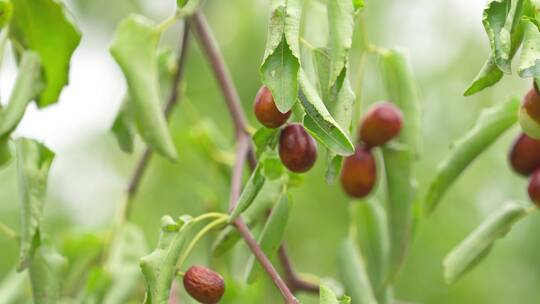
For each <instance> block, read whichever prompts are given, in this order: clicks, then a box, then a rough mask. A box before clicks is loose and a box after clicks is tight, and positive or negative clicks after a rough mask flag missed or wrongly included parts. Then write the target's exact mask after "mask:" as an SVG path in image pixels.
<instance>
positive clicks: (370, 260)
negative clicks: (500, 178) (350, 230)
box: [352, 199, 390, 294]
mask: <svg viewBox="0 0 540 304" xmlns="http://www.w3.org/2000/svg"><path fill="white" fill-rule="evenodd" d="M352 213H353V214H352V218H353V219H354V223H355V227H356V239H357V241H358V244H359V245H360V252H361V253H362V256H363V257H364V258H365V259H366V265H367V272H368V275H369V278H370V281H371V286H373V289H374V290H375V291H376V292H375V293H376V294H378V293H379V292H378V291H379V290H380V289H381V287H382V286H383V283H384V280H385V279H386V274H387V272H388V261H389V260H388V259H389V257H390V240H389V232H388V220H387V218H386V213H385V210H384V207H383V206H382V205H381V204H380V203H379V202H378V201H376V200H375V199H370V200H367V201H360V202H358V203H356V205H355V206H354V207H353V209H352Z"/></svg>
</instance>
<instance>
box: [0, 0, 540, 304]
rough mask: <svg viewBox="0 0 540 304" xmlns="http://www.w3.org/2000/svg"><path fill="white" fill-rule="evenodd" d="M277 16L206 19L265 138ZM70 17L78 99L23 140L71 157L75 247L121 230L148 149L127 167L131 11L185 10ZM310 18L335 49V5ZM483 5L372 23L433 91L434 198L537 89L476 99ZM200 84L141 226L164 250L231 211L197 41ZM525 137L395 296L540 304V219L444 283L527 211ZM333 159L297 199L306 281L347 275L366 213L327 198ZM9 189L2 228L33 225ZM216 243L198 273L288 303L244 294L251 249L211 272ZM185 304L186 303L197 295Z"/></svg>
mask: <svg viewBox="0 0 540 304" xmlns="http://www.w3.org/2000/svg"><path fill="white" fill-rule="evenodd" d="M156 2H159V3H156ZM268 2H269V1H266V0H264V1H263V0H256V1H246V0H228V1H215V0H209V1H206V3H205V5H204V10H205V12H206V14H207V18H208V20H209V22H210V24H211V26H212V28H213V29H214V32H215V35H216V37H217V39H218V42H219V44H220V46H221V48H222V51H223V53H224V56H225V59H226V61H227V64H228V65H229V68H230V70H231V73H232V77H233V79H234V82H235V84H236V86H237V88H238V91H239V94H240V97H241V99H242V103H243V106H244V108H245V110H246V112H247V114H248V117H249V121H250V123H251V124H252V125H253V126H254V127H258V126H259V125H258V123H257V122H256V120H255V119H254V116H253V114H252V112H251V103H252V100H253V98H254V96H255V93H256V92H257V90H258V88H259V86H260V81H259V74H258V66H259V64H260V62H261V59H262V55H263V51H264V46H265V41H266V23H267V17H268V13H269V5H268V4H269V3H268ZM66 4H67V5H68V7H69V9H70V10H71V12H72V13H73V15H74V18H75V20H76V21H77V24H78V25H79V26H80V28H81V30H82V32H83V34H84V36H83V41H82V44H81V46H80V48H79V49H78V50H77V51H76V53H75V56H74V58H73V64H72V71H71V84H70V87H68V88H67V89H66V91H65V92H64V93H63V95H62V98H61V101H60V103H59V104H57V105H55V106H53V107H50V108H48V109H45V110H42V111H38V110H37V109H35V108H32V109H29V111H28V113H27V115H26V116H25V119H24V120H23V122H22V124H21V126H20V128H19V130H18V131H17V132H18V135H21V136H22V135H24V136H30V137H34V138H38V139H41V140H43V141H45V143H46V144H47V145H49V146H50V147H51V148H52V149H53V150H54V151H56V152H57V157H56V159H55V162H54V164H53V167H52V171H51V175H50V182H49V191H48V199H47V204H46V207H45V209H46V211H45V215H44V217H45V228H44V229H45V230H46V231H47V232H49V233H50V234H52V235H54V236H55V240H56V241H57V242H58V244H61V242H62V240H64V239H65V238H67V237H68V236H69V235H72V234H83V233H92V232H98V233H103V232H104V231H105V230H106V229H107V228H109V227H110V224H111V222H112V220H113V218H114V213H115V212H116V211H117V209H118V207H119V205H120V202H121V199H122V195H123V191H124V190H125V187H126V183H127V181H128V179H129V177H130V174H131V172H132V169H133V166H134V164H135V162H136V160H137V159H138V157H139V156H140V154H141V152H142V149H143V145H142V143H141V142H138V143H137V146H136V148H137V149H136V152H135V153H134V155H126V154H124V153H122V152H121V151H120V150H119V148H118V146H117V144H116V142H115V139H114V138H113V136H112V134H111V133H110V132H109V131H108V129H109V127H110V125H111V124H112V120H113V118H114V116H115V114H116V112H117V110H118V107H119V104H120V100H121V97H122V95H123V92H124V91H125V85H124V80H123V78H122V76H121V74H120V71H119V69H118V68H117V67H116V66H115V65H114V62H112V60H111V58H110V56H109V54H108V44H109V42H110V40H111V37H112V33H113V31H114V28H115V26H116V24H117V23H118V22H119V21H120V20H121V19H122V18H124V17H125V16H127V15H128V14H129V13H132V12H138V13H143V14H145V15H147V16H149V17H151V18H153V19H155V20H163V19H164V18H166V17H167V16H168V15H169V14H170V13H171V12H172V8H173V7H174V1H172V0H169V1H151V0H115V1H108V0H69V1H66ZM307 5H308V8H307V12H308V15H307V16H306V20H305V22H306V23H305V37H306V39H307V40H309V41H310V42H311V43H313V44H314V45H319V44H320V43H323V42H324V37H325V35H326V34H324V33H323V34H321V32H320V29H321V28H324V21H323V20H321V19H320V18H317V17H316V16H317V13H318V12H319V13H320V7H321V3H320V1H316V0H311V1H307ZM483 5H484V2H483V1H480V0H474V1H470V0H460V1H452V0H439V1H432V0H411V1H398V0H393V1H392V0H385V1H374V0H371V1H370V0H366V9H365V10H364V11H363V13H362V18H364V20H365V30H366V31H367V32H368V33H369V39H370V40H371V41H372V42H373V43H375V44H377V45H380V46H383V47H403V48H405V49H408V52H409V55H410V58H411V60H412V66H413V69H414V72H415V75H416V77H417V82H418V84H419V87H420V91H421V103H422V106H423V137H424V151H423V154H422V159H421V160H420V161H419V163H418V170H417V171H418V176H417V177H418V181H419V185H420V190H421V191H422V193H423V192H424V191H425V190H426V187H427V185H428V183H429V182H430V180H431V179H432V178H433V176H434V174H435V169H436V166H437V164H438V162H439V161H440V160H441V159H442V158H443V157H444V155H445V154H446V153H447V151H448V150H449V148H450V146H451V144H452V142H453V141H454V140H455V139H456V138H458V137H459V136H460V135H462V134H463V133H464V132H466V131H467V130H469V129H470V127H471V126H472V124H473V123H474V121H475V119H476V118H477V117H478V114H479V112H480V111H481V109H482V108H485V107H488V106H490V105H494V104H497V103H500V102H502V101H504V100H506V99H507V97H508V96H510V95H521V94H523V93H524V92H525V90H526V89H527V88H528V86H529V85H530V83H529V81H528V80H523V79H519V78H518V77H517V76H516V75H514V76H510V77H505V78H504V79H503V80H502V81H501V82H500V83H499V84H498V85H497V86H496V87H495V88H491V89H487V90H485V91H484V92H482V93H479V94H477V95H475V96H473V97H467V98H465V97H463V92H464V90H465V88H466V87H467V85H468V84H469V82H470V81H471V80H472V79H473V77H474V76H475V75H476V73H477V72H478V70H479V69H480V68H481V66H482V65H483V63H484V60H485V59H486V58H487V56H488V53H489V50H488V45H487V39H486V37H485V34H484V32H483V28H482V24H481V14H482V8H483ZM310 14H312V15H310ZM180 29H181V26H180V25H178V26H175V27H173V28H171V29H170V30H169V31H168V32H167V34H166V35H165V37H164V38H163V41H162V43H163V44H164V45H169V46H170V47H171V48H174V49H176V48H177V44H178V39H179V35H180ZM357 30H359V27H357ZM321 37H322V39H321ZM356 38H358V37H356ZM357 40H358V39H357ZM192 42H194V41H192ZM357 45H358V41H355V46H357ZM352 56H353V58H352V62H351V71H352V74H353V75H352V77H353V83H356V82H357V72H358V65H359V63H358V61H359V60H358V59H359V52H358V50H357V49H356V48H353V50H352ZM376 64H377V62H376V58H375V57H373V56H369V57H368V64H367V66H366V71H365V77H364V82H363V86H362V88H361V90H359V91H357V92H360V93H361V99H362V101H363V103H364V107H365V106H367V105H369V104H370V103H372V102H375V101H378V100H383V99H384V98H385V94H384V91H383V90H382V86H381V81H380V78H379V75H378V73H377V69H376ZM14 69H15V68H14V67H13V60H12V59H10V60H8V62H7V64H6V67H4V71H5V72H4V73H3V76H2V89H4V88H9V86H10V84H12V81H13V80H12V78H14V77H13V76H14ZM185 75H186V80H185V82H184V86H185V95H186V98H187V101H182V105H181V106H180V107H178V108H177V109H176V110H175V111H174V113H173V115H172V117H171V118H172V119H171V124H170V125H171V129H172V132H173V135H174V138H175V142H176V145H177V148H178V151H179V155H180V157H179V161H178V162H177V163H174V164H173V163H170V162H168V161H167V160H165V159H163V158H161V157H158V156H156V157H154V158H153V159H152V161H151V165H150V167H149V170H148V171H147V173H146V175H145V177H144V179H143V182H142V185H141V188H140V191H139V193H138V195H137V198H136V201H135V206H134V214H133V221H134V222H135V223H136V224H138V225H140V226H141V227H142V228H143V229H144V232H145V234H146V236H147V239H148V244H149V246H150V248H151V247H153V246H154V244H155V243H156V240H157V236H158V228H159V220H160V217H161V216H162V215H164V214H171V215H173V216H176V215H180V214H184V213H190V214H199V213H201V212H204V211H207V210H215V209H218V208H219V209H221V210H224V206H225V205H226V204H227V201H228V198H229V193H228V190H229V189H228V180H227V178H226V177H225V176H226V174H223V171H222V170H223V168H222V167H221V168H220V167H219V166H218V165H216V164H215V163H213V162H212V161H210V160H209V158H207V157H206V156H205V155H204V154H203V153H200V150H199V149H198V147H197V145H196V143H195V142H194V139H193V138H194V134H196V129H197V127H198V126H199V125H200V124H201V122H203V121H204V120H206V119H208V120H209V121H211V123H213V124H214V125H215V126H216V129H217V130H219V132H220V135H219V136H218V140H219V141H221V142H222V143H223V146H224V148H225V149H226V151H225V152H226V155H227V153H230V152H232V151H233V148H234V147H233V144H234V143H233V141H232V125H231V123H230V120H229V117H228V116H227V115H226V113H227V112H226V108H225V106H224V103H223V100H222V97H221V95H220V91H219V89H218V87H217V84H216V81H215V79H214V78H213V75H212V74H211V72H210V70H209V67H208V65H207V64H206V62H205V61H204V58H203V57H202V56H201V53H200V52H199V49H198V47H197V45H196V43H191V46H190V49H189V59H188V64H187V72H186V74H185ZM517 133H518V129H517V128H514V129H512V130H511V131H510V132H508V133H506V134H505V136H503V138H501V139H500V140H499V141H498V142H497V143H496V144H495V145H494V146H492V147H491V148H490V149H489V150H488V151H487V153H486V154H484V155H483V156H482V157H481V158H480V159H478V160H477V161H476V162H475V163H474V164H473V165H472V166H471V167H470V168H469V169H468V170H467V171H466V172H464V174H463V176H462V177H461V178H460V179H459V180H458V182H457V184H456V185H455V186H454V188H452V189H451V191H450V192H449V193H448V195H447V196H446V197H445V199H444V201H443V202H442V204H441V207H440V208H439V209H438V210H437V212H436V213H435V214H434V215H433V216H431V217H429V218H427V219H425V220H424V221H422V223H421V225H420V226H419V229H418V233H417V236H416V239H415V242H414V244H413V246H412V249H411V254H410V256H409V258H408V259H407V261H406V264H405V267H404V270H403V272H402V274H401V275H400V277H399V278H398V281H397V284H396V286H395V294H396V298H397V299H399V300H402V301H406V302H411V303H437V304H444V303H461V304H473V303H474V304H477V303H490V304H497V303H500V304H503V303H504V304H508V303H540V293H538V286H539V285H540V271H538V269H540V261H538V254H537V253H538V252H539V251H540V239H539V238H537V237H536V232H538V231H540V217H539V216H538V215H534V216H531V217H529V218H527V219H526V220H524V221H522V222H520V223H519V224H518V225H517V226H516V227H515V229H514V230H513V231H512V232H511V233H510V234H509V235H508V236H507V237H506V238H505V239H504V240H503V241H501V242H499V243H498V244H497V245H496V246H495V248H494V250H493V251H492V252H491V254H490V256H489V257H488V258H487V259H486V260H485V262H483V263H482V264H481V265H480V266H479V267H478V268H477V269H475V270H474V271H472V272H471V273H469V274H467V275H466V276H465V277H464V278H463V279H462V280H461V281H459V282H458V283H456V284H455V285H453V286H447V285H445V284H444V282H443V278H442V267H441V261H442V259H443V257H444V256H445V255H446V253H448V252H449V251H450V250H451V249H452V248H453V247H454V246H455V245H457V244H458V242H459V241H461V240H462V239H463V238H464V237H465V236H466V235H467V234H468V233H469V232H470V231H471V230H472V229H473V228H474V227H476V226H477V225H478V224H479V223H480V222H481V220H482V219H483V218H485V217H486V215H488V214H489V213H490V212H492V211H493V210H495V209H496V208H497V206H500V205H501V204H502V203H504V202H505V201H508V200H526V199H527V197H526V181H525V180H524V179H522V178H520V177H518V176H517V175H515V174H513V173H512V172H511V171H510V169H509V166H508V164H507V153H508V149H509V145H510V143H511V141H512V140H513V138H514V137H515V136H516V134H517ZM324 160H325V157H324V153H322V149H321V153H320V155H319V160H318V161H317V165H316V167H315V169H314V170H312V171H310V172H309V173H308V174H306V175H305V179H304V184H303V185H302V186H301V187H299V188H296V189H294V190H293V197H294V201H295V202H294V209H293V213H292V217H291V221H290V223H289V226H288V228H287V235H286V239H287V244H288V248H289V251H290V254H291V257H292V260H293V262H294V264H295V266H296V268H297V269H298V270H299V271H300V272H307V273H313V274H315V275H317V276H320V277H337V273H336V272H337V270H336V264H335V248H336V246H337V244H338V242H339V241H340V239H341V238H342V237H344V236H345V235H346V232H347V228H348V210H349V207H350V204H351V202H350V200H349V199H348V198H347V197H346V196H345V195H344V194H343V193H342V192H341V190H340V188H339V185H327V184H326V182H325V180H324V170H325V161H324ZM0 180H2V181H3V182H2V183H1V185H0V199H1V201H2V203H1V204H0V220H1V221H2V222H3V223H6V224H8V225H10V226H11V227H18V192H17V191H18V190H17V182H16V169H15V166H14V164H11V165H9V166H8V167H7V168H5V169H3V170H2V171H0ZM210 241H211V240H208V241H206V242H203V243H201V244H200V245H199V246H198V248H197V250H196V251H195V253H194V254H193V255H192V256H191V258H190V263H202V264H209V265H211V266H213V267H215V268H217V269H219V270H221V271H224V270H225V269H226V266H225V265H226V264H227V263H226V262H229V263H230V265H233V266H234V267H232V270H233V271H232V273H233V278H229V279H228V282H227V283H228V284H229V287H230V288H229V290H228V293H227V295H226V298H225V300H224V302H226V303H278V302H280V299H279V296H278V295H277V293H276V291H275V288H274V287H273V285H271V284H270V283H269V282H267V281H264V280H263V281H261V282H260V283H258V284H256V285H255V286H252V287H249V288H247V289H245V290H243V287H240V285H239V283H235V280H236V281H238V282H241V280H242V271H241V270H242V267H241V266H242V265H243V264H244V261H245V256H246V255H247V250H246V248H244V247H243V245H241V246H237V248H236V250H235V251H236V252H237V253H238V254H237V255H236V258H233V255H231V256H229V257H228V258H227V259H217V260H216V259H209V257H208V256H207V253H206V252H207V251H208V248H209V246H210V244H211V243H210ZM0 248H2V257H1V258H0V277H3V276H4V275H5V274H6V273H7V272H8V271H9V270H10V269H11V267H12V265H13V264H14V262H15V261H16V257H17V247H16V246H15V244H14V243H13V242H12V241H10V240H7V239H6V238H4V237H0ZM190 263H188V264H190ZM233 285H235V287H232V286H233ZM236 285H238V286H236ZM182 296H183V297H185V294H184V293H183V292H182ZM300 297H301V299H302V300H303V301H305V303H316V302H317V301H316V297H314V296H310V295H300ZM189 301H191V300H189V299H187V298H186V302H187V303H191V302H189ZM23 303H24V302H23ZM183 303H184V302H183Z"/></svg>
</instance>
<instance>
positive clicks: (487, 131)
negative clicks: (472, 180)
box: [424, 97, 519, 213]
mask: <svg viewBox="0 0 540 304" xmlns="http://www.w3.org/2000/svg"><path fill="white" fill-rule="evenodd" d="M518 108H519V98H518V97H513V98H511V99H510V100H509V101H507V102H505V103H503V104H500V105H497V106H495V107H492V108H489V109H487V110H484V111H483V112H482V113H481V114H480V116H479V118H478V121H477V122H476V124H475V126H474V127H473V128H472V129H471V130H470V131H469V132H467V134H465V135H464V136H463V137H461V138H460V139H459V140H457V141H456V143H455V144H454V145H453V148H452V151H450V154H448V155H447V156H446V158H445V159H444V160H443V161H442V162H441V164H440V165H439V167H438V169H437V175H436V177H435V179H434V180H433V182H432V183H431V185H430V187H429V190H428V192H427V195H426V198H425V201H424V211H426V212H427V213H431V212H433V211H434V210H435V208H436V207H437V205H438V204H439V202H440V200H441V199H442V197H443V196H444V194H445V192H446V191H447V190H448V189H449V188H450V186H452V184H453V183H454V181H455V180H456V179H457V178H458V177H459V175H460V174H461V173H462V172H463V171H464V170H465V169H466V168H467V167H468V166H469V165H470V164H471V163H472V162H473V161H474V160H475V159H476V157H477V156H478V155H480V154H481V153H482V152H484V151H485V150H486V149H487V148H488V147H489V146H490V145H491V144H492V143H493V142H495V140H497V138H499V136H501V134H503V133H504V132H505V131H506V130H508V129H509V128H510V127H511V126H513V125H514V124H515V123H516V122H517V120H518Z"/></svg>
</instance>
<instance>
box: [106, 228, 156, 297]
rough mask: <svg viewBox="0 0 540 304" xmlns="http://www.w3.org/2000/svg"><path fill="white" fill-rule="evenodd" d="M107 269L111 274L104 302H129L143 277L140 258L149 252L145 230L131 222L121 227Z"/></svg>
mask: <svg viewBox="0 0 540 304" xmlns="http://www.w3.org/2000/svg"><path fill="white" fill-rule="evenodd" d="M119 229H120V230H119V232H118V234H117V238H116V240H115V241H114V243H113V245H112V247H111V249H110V250H111V251H110V255H109V259H108V261H107V263H106V265H105V269H106V270H107V272H108V273H109V274H110V276H111V280H112V281H111V284H110V285H109V286H108V288H107V291H106V293H105V297H104V300H103V302H101V303H104V304H115V303H127V302H128V300H129V299H130V297H132V295H133V293H135V292H136V291H137V287H138V284H139V283H140V282H141V280H142V277H141V275H140V272H139V271H140V270H139V259H140V258H141V257H142V256H143V255H145V254H146V253H147V252H148V248H147V245H146V239H145V237H144V233H143V231H142V230H141V229H140V228H139V227H137V226H135V225H133V224H130V223H126V224H124V225H123V226H122V227H120V228H119Z"/></svg>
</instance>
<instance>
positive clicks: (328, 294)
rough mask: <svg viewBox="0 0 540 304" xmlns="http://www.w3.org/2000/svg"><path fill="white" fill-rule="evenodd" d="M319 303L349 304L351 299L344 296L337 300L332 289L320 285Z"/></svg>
mask: <svg viewBox="0 0 540 304" xmlns="http://www.w3.org/2000/svg"><path fill="white" fill-rule="evenodd" d="M319 303H320V304H351V298H349V297H347V296H345V297H344V298H343V299H341V300H339V299H338V298H337V296H336V294H335V293H334V292H333V291H332V289H330V288H328V287H326V286H325V285H323V284H321V286H320V287H319Z"/></svg>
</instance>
